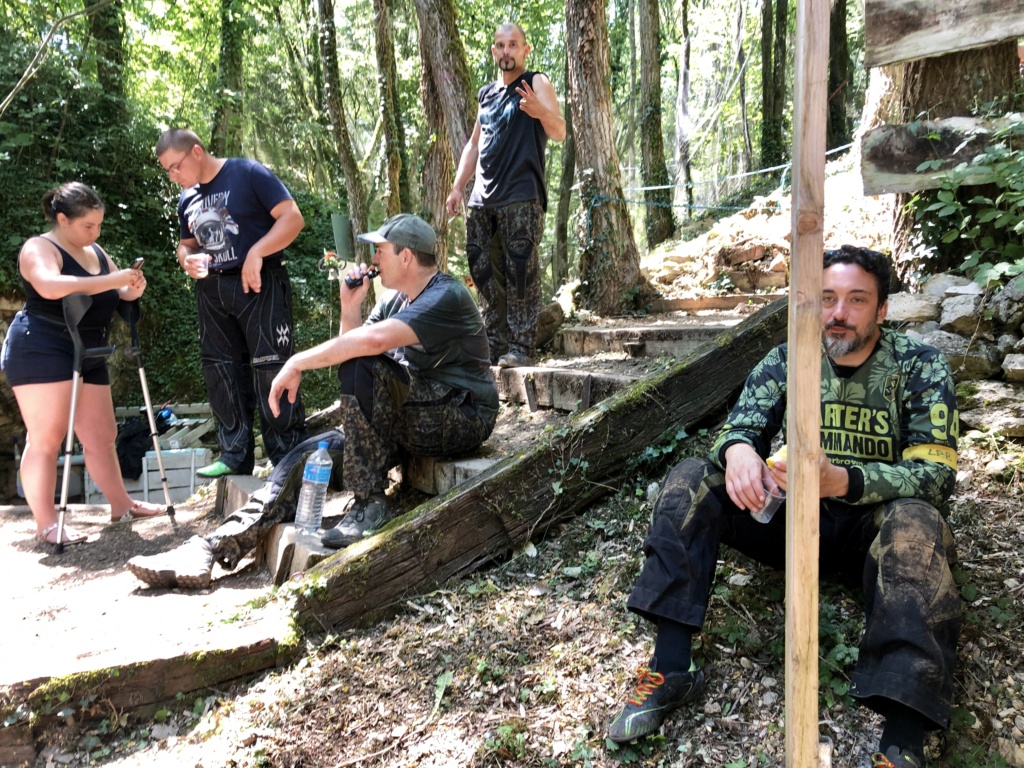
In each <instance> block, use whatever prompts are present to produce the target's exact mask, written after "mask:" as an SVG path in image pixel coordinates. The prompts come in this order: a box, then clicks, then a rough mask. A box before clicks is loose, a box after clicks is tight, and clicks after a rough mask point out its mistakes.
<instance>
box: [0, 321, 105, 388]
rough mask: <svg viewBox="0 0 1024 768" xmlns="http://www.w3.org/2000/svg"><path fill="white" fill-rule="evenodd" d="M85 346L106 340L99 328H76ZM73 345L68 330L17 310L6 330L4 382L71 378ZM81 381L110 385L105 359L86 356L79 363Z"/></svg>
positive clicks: (0, 362)
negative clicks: (5, 379)
mask: <svg viewBox="0 0 1024 768" xmlns="http://www.w3.org/2000/svg"><path fill="white" fill-rule="evenodd" d="M80 332H81V334H82V342H83V344H84V345H85V347H87V348H88V347H100V346H104V345H105V344H106V343H107V333H106V331H105V330H103V329H87V328H83V329H80ZM74 353H75V346H74V344H73V343H72V341H71V334H70V333H68V329H67V328H64V327H61V326H59V325H56V324H55V323H53V322H50V321H47V320H41V319H39V318H34V317H29V316H28V315H26V314H25V313H24V312H18V314H16V315H15V316H14V320H12V321H11V327H10V328H8V329H7V338H6V339H4V348H3V352H2V353H0V369H3V372H4V373H5V374H6V375H7V384H8V385H9V386H11V387H17V386H20V385H22V384H50V383H53V382H57V381H71V378H72V375H73V373H74V371H73V370H72V368H73V366H74ZM82 381H84V382H85V383H86V384H100V385H109V384H110V374H109V372H108V371H107V361H106V358H93V359H88V360H86V361H85V362H84V363H83V364H82Z"/></svg>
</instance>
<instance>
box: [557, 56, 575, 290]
mask: <svg viewBox="0 0 1024 768" xmlns="http://www.w3.org/2000/svg"><path fill="white" fill-rule="evenodd" d="M564 79H565V82H569V52H568V51H566V58H565V78H564ZM575 176H576V132H575V131H574V130H573V127H572V95H571V94H568V93H567V94H566V96H565V140H564V141H563V142H562V183H561V186H560V188H559V190H558V209H557V211H556V213H555V251H554V255H553V256H552V257H551V293H552V295H555V294H557V293H558V289H559V288H561V287H562V286H563V285H564V284H565V283H566V281H567V280H568V279H569V209H570V206H571V204H572V187H573V183H574V181H575Z"/></svg>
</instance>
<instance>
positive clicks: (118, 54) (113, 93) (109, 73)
mask: <svg viewBox="0 0 1024 768" xmlns="http://www.w3.org/2000/svg"><path fill="white" fill-rule="evenodd" d="M89 38H90V40H91V41H92V45H93V47H94V49H95V58H96V82H97V84H98V85H99V87H100V92H101V93H102V94H103V96H104V105H105V106H106V107H107V109H108V116H109V119H110V120H111V121H113V122H115V123H117V124H119V123H120V122H121V121H123V120H124V119H125V115H126V109H125V101H124V96H125V92H124V58H125V54H124V7H123V6H122V4H121V3H113V4H111V5H105V6H103V7H102V8H97V9H96V10H95V11H94V12H93V13H91V14H90V15H89Z"/></svg>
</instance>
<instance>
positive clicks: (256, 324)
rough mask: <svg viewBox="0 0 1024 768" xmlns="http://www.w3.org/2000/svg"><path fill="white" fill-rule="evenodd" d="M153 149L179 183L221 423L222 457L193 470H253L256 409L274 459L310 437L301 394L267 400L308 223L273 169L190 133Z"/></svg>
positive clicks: (189, 265) (207, 368)
mask: <svg viewBox="0 0 1024 768" xmlns="http://www.w3.org/2000/svg"><path fill="white" fill-rule="evenodd" d="M156 156H157V159H158V160H159V162H160V165H161V166H162V167H163V169H164V170H165V171H167V175H168V178H170V180H171V181H173V182H175V183H176V184H180V185H181V187H182V188H183V189H182V192H181V197H180V198H179V200H178V228H179V235H180V238H181V241H180V243H179V244H178V251H177V256H178V263H179V264H180V265H181V268H182V269H183V270H185V273H186V274H188V276H189V277H191V278H193V279H194V280H196V281H197V282H196V297H197V305H198V315H199V344H200V350H201V353H202V367H203V378H204V379H205V380H206V393H207V397H208V398H209V400H210V408H211V409H212V410H213V413H214V415H215V416H216V417H217V421H218V422H219V424H220V432H219V434H218V439H219V443H220V456H219V457H218V459H217V460H216V461H215V462H214V463H213V464H210V465H208V466H206V467H203V468H201V469H199V470H198V471H197V474H198V475H200V476H202V477H220V476H221V475H227V474H234V473H239V474H249V473H250V472H251V471H252V469H253V464H254V461H255V456H254V448H255V443H254V439H253V411H254V410H255V409H256V408H257V407H258V408H259V411H260V425H261V427H262V432H263V442H264V445H265V446H266V449H267V454H268V455H269V456H270V459H271V461H273V462H274V463H275V464H277V463H278V462H279V461H281V459H283V458H284V456H285V454H286V453H288V451H289V450H291V449H292V448H293V447H294V446H296V445H298V444H299V443H300V442H302V440H303V439H304V438H305V436H306V431H305V420H306V414H305V410H304V409H303V407H302V401H301V399H296V400H295V402H294V403H287V404H286V405H285V406H284V407H282V408H281V409H280V412H279V413H277V414H274V413H272V412H271V410H270V408H269V407H268V406H267V397H268V395H269V393H270V386H271V383H272V382H273V380H274V377H275V376H276V375H277V374H278V372H279V371H280V370H281V368H282V366H283V365H284V363H285V361H287V360H288V358H289V357H291V355H292V352H293V350H294V338H293V333H292V293H291V283H290V282H289V280H288V273H287V271H286V270H285V267H284V262H283V258H284V249H285V248H286V247H287V246H288V245H290V244H291V242H292V241H293V240H294V239H295V237H296V235H298V233H299V232H300V231H301V230H302V227H303V225H304V223H305V222H304V221H303V218H302V213H301V212H300V211H299V208H298V206H297V205H296V204H295V201H294V200H293V199H292V196H291V194H289V192H288V190H287V189H286V188H285V186H284V184H282V183H281V181H280V180H279V179H278V178H277V177H276V176H275V175H274V174H273V173H272V172H271V171H270V170H269V169H268V168H266V167H265V166H263V165H261V164H260V163H257V162H255V161H253V160H249V159H246V158H241V157H231V158H217V157H214V156H213V155H211V154H210V153H209V152H207V151H206V149H205V148H204V147H203V144H202V142H201V141H200V140H199V137H198V136H197V135H196V134H195V133H193V132H192V131H190V130H187V129H184V128H174V129H171V130H169V131H166V132H165V133H164V134H163V135H162V136H161V137H160V139H159V140H158V141H157V144H156Z"/></svg>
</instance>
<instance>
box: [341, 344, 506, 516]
mask: <svg viewBox="0 0 1024 768" xmlns="http://www.w3.org/2000/svg"><path fill="white" fill-rule="evenodd" d="M338 381H339V383H340V385H341V423H342V425H343V429H344V432H345V451H344V455H345V458H344V461H343V464H344V481H345V488H346V489H348V490H350V491H353V492H354V493H356V494H358V495H360V496H368V495H369V494H370V493H372V492H374V491H380V490H382V489H383V488H384V483H385V478H386V475H387V471H388V469H390V468H391V467H393V466H394V465H395V464H397V463H398V462H399V461H400V460H401V458H402V456H403V454H412V455H418V456H457V455H459V454H461V453H466V452H468V451H472V450H473V449H475V448H477V447H478V446H479V445H480V444H481V443H482V442H483V441H484V440H486V439H487V437H488V435H490V434H491V430H492V429H494V421H495V418H496V417H491V418H488V419H486V420H485V419H483V418H481V417H480V416H479V415H478V414H477V411H476V408H475V407H474V405H473V396H472V394H471V393H470V392H469V391H467V390H464V389H455V388H453V387H450V386H448V385H446V384H442V383H441V382H439V381H435V380H433V379H428V378H427V377H425V376H422V375H420V374H419V373H417V372H415V371H410V370H409V369H408V368H407V367H406V366H404V365H401V364H400V363H398V362H397V361H396V360H394V359H393V358H391V357H388V356H387V355H377V356H376V357H357V358H355V359H353V360H349V361H347V362H345V363H342V364H341V366H340V368H339V369H338Z"/></svg>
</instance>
